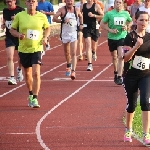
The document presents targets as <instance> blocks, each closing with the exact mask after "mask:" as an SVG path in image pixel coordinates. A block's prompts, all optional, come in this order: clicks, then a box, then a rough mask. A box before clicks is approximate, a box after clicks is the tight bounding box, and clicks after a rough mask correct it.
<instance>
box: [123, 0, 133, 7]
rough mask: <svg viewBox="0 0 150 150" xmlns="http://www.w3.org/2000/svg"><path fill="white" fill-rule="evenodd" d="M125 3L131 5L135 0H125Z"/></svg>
mask: <svg viewBox="0 0 150 150" xmlns="http://www.w3.org/2000/svg"><path fill="white" fill-rule="evenodd" d="M124 3H126V4H127V6H131V5H132V4H133V3H134V0H124Z"/></svg>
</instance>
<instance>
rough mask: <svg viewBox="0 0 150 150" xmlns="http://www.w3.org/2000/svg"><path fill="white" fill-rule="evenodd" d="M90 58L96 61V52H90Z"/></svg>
mask: <svg viewBox="0 0 150 150" xmlns="http://www.w3.org/2000/svg"><path fill="white" fill-rule="evenodd" d="M92 58H93V60H94V61H96V59H97V56H96V53H92Z"/></svg>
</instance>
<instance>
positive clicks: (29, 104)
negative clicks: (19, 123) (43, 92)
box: [27, 95, 33, 107]
mask: <svg viewBox="0 0 150 150" xmlns="http://www.w3.org/2000/svg"><path fill="white" fill-rule="evenodd" d="M32 99H33V95H29V97H28V98H27V100H28V101H29V103H28V106H29V107H32Z"/></svg>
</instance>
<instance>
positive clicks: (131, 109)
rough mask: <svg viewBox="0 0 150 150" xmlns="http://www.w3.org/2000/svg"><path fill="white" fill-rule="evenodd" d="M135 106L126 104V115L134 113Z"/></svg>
mask: <svg viewBox="0 0 150 150" xmlns="http://www.w3.org/2000/svg"><path fill="white" fill-rule="evenodd" d="M136 106H137V104H127V108H126V110H127V112H128V113H133V112H134V111H135V108H136Z"/></svg>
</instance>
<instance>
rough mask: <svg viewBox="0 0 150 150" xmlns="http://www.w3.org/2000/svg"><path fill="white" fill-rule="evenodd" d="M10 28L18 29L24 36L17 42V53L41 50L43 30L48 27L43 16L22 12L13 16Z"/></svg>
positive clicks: (37, 13) (38, 13)
mask: <svg viewBox="0 0 150 150" xmlns="http://www.w3.org/2000/svg"><path fill="white" fill-rule="evenodd" d="M11 27H12V28H14V29H17V28H19V32H20V33H22V34H25V39H23V40H19V47H18V51H19V52H22V53H34V52H38V51H42V50H43V45H42V38H43V28H44V29H45V28H47V27H49V22H48V20H47V18H46V15H45V14H42V13H41V12H38V11H37V12H36V14H35V15H34V16H31V15H29V14H27V12H26V11H22V12H20V13H18V14H16V15H15V18H14V20H13V22H12V25H11Z"/></svg>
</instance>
